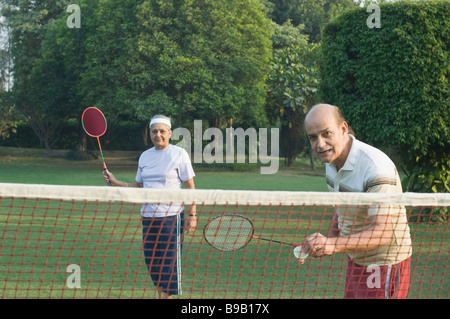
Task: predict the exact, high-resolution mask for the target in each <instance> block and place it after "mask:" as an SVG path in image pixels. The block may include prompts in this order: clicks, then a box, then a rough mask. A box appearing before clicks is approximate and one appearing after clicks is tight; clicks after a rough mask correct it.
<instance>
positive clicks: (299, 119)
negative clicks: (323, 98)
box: [268, 44, 319, 169]
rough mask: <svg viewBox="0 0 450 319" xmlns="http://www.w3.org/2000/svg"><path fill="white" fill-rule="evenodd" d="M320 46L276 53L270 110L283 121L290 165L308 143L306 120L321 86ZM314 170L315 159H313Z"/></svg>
mask: <svg viewBox="0 0 450 319" xmlns="http://www.w3.org/2000/svg"><path fill="white" fill-rule="evenodd" d="M318 48H319V47H318V45H311V44H309V45H308V44H305V45H304V46H295V45H292V46H290V47H286V48H283V49H281V50H279V51H277V52H276V53H275V54H274V60H273V63H272V68H273V72H272V73H271V75H270V77H269V81H268V86H269V94H268V97H269V98H268V107H269V108H270V109H269V112H271V114H272V118H273V117H274V116H278V118H279V119H280V120H281V144H280V147H281V154H284V156H285V158H286V164H287V165H288V166H290V165H291V164H292V162H293V161H294V160H295V159H296V158H297V156H298V155H299V154H300V153H301V152H302V151H303V150H304V148H305V145H306V140H305V134H304V128H303V122H304V119H305V115H306V113H307V112H308V110H309V109H310V108H311V107H312V106H313V105H314V103H315V100H316V91H317V88H318V73H317V72H318V70H317V69H318V66H317V57H318V54H317V52H318ZM311 154H312V153H311ZM311 165H312V168H313V169H314V162H313V161H311Z"/></svg>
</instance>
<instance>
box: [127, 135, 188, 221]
mask: <svg viewBox="0 0 450 319" xmlns="http://www.w3.org/2000/svg"><path fill="white" fill-rule="evenodd" d="M194 176H195V173H194V170H193V168H192V164H191V160H190V158H189V155H188V154H187V152H186V150H184V149H183V148H181V147H178V146H175V145H172V144H169V146H167V147H166V148H165V149H163V150H157V149H155V148H154V147H152V148H150V149H148V150H147V151H145V152H144V153H142V154H141V156H140V157H139V164H138V169H137V173H136V181H137V182H138V183H142V184H143V187H144V188H164V189H168V191H170V189H181V188H182V186H183V183H184V182H186V181H188V180H190V179H191V178H193V177H194ZM183 210H184V206H183V205H180V204H158V203H144V204H143V205H142V209H141V214H142V216H143V217H165V216H173V215H176V214H178V213H180V212H181V211H183Z"/></svg>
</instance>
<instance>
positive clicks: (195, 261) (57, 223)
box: [0, 184, 450, 299]
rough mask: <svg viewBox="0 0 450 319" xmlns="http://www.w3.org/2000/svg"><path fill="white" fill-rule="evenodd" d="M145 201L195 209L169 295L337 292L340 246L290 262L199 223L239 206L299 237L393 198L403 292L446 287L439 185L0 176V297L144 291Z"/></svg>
mask: <svg viewBox="0 0 450 319" xmlns="http://www.w3.org/2000/svg"><path fill="white" fill-rule="evenodd" d="M148 202H151V203H161V204H169V205H171V204H177V203H178V204H179V203H183V205H185V206H186V208H188V207H189V206H190V205H191V204H193V203H195V204H196V207H197V219H198V225H197V230H196V231H195V232H194V233H192V234H188V235H185V236H184V237H183V244H182V253H181V256H180V264H179V265H178V266H179V267H178V269H179V270H180V271H181V273H180V276H179V280H180V282H181V295H179V298H196V299H206V298H207V299H222V298H228V299H246V298H247V299H253V298H258V299H260V298H267V299H275V298H276V299H279V298H280V299H301V298H317V299H325V298H342V297H343V295H344V291H345V281H346V269H347V263H348V258H349V257H348V255H347V254H343V253H338V254H334V255H331V256H325V257H322V258H312V257H308V258H307V259H306V260H305V262H304V263H303V264H301V263H299V261H298V259H297V258H296V256H295V255H294V253H293V248H294V247H292V246H288V245H282V244H279V243H276V242H270V241H262V240H258V239H252V240H251V241H250V242H249V243H248V244H247V245H246V246H245V247H243V248H241V249H238V250H231V251H221V250H218V249H215V248H213V247H211V246H210V245H209V244H208V243H207V242H206V241H205V239H204V237H203V227H204V226H205V225H206V224H207V222H208V221H209V220H211V219H213V218H214V217H216V216H219V215H223V214H239V215H242V216H245V217H246V218H247V219H249V220H250V221H251V222H252V223H253V225H254V234H255V235H258V236H261V237H264V238H267V239H273V240H277V241H282V242H288V243H293V244H298V245H300V244H302V242H303V240H304V238H305V237H306V236H308V235H311V234H313V233H316V232H320V233H322V234H327V232H328V229H329V226H330V222H331V220H332V217H333V214H334V212H335V210H340V211H341V213H342V214H345V213H346V212H347V211H348V212H354V211H355V210H365V211H368V210H374V209H375V210H377V209H378V210H383V209H384V210H385V209H390V208H392V207H397V206H404V209H405V211H406V216H407V219H406V220H407V222H406V223H407V227H409V233H410V236H411V241H412V244H411V248H412V255H411V273H410V289H409V294H408V298H412V299H419V298H420V299H426V298H433V299H434V298H449V297H450V295H449V287H450V276H449V275H450V274H449V270H448V264H449V251H450V249H449V247H450V245H449V243H450V238H449V232H448V220H447V218H448V212H449V208H450V194H415V193H404V194H367V193H316V192H276V191H270V192H268V191H226V190H175V191H173V190H171V191H167V190H148V189H133V188H118V187H113V188H112V187H95V186H88V187H79V186H53V185H28V184H0V298H4V299H9V298H21V299H23V298H34V299H35V298H43V299H49V298H80V299H87V298H88V299H91V298H102V299H104V298H111V299H119V298H123V299H134V298H136V299H138V298H154V297H156V295H157V292H156V290H155V285H154V282H153V281H152V278H151V276H150V273H151V270H149V268H147V266H146V262H145V258H144V255H143V235H142V217H141V214H140V210H141V206H142V204H143V203H148ZM403 226H405V225H403ZM403 226H402V227H403ZM405 227H406V226H405ZM166 249H169V248H166Z"/></svg>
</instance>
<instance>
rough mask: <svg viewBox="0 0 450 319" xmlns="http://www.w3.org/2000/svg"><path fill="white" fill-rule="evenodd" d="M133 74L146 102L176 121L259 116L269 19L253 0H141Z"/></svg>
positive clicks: (262, 118)
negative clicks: (136, 65) (140, 27)
mask: <svg viewBox="0 0 450 319" xmlns="http://www.w3.org/2000/svg"><path fill="white" fill-rule="evenodd" d="M138 16H139V19H140V23H142V25H143V30H142V32H141V33H140V35H139V40H138V50H139V55H138V57H137V59H138V61H144V63H140V64H139V66H140V67H141V69H140V70H139V71H138V72H137V73H136V75H135V79H137V80H138V82H139V83H140V85H141V86H142V87H143V92H142V93H143V95H144V96H146V97H147V101H148V102H149V103H148V105H149V106H152V105H155V103H154V101H158V100H162V101H164V102H165V103H164V105H167V106H169V107H170V106H172V107H170V111H169V110H167V111H169V112H170V114H169V115H171V116H173V117H174V118H175V119H176V123H177V124H180V123H181V122H182V120H183V119H186V118H192V117H194V118H195V117H198V118H202V119H208V120H209V122H210V124H212V125H214V126H218V125H219V124H218V123H220V122H221V121H223V120H228V119H235V120H237V121H239V120H241V119H242V121H244V120H245V121H246V122H247V124H251V123H261V122H264V121H265V114H264V110H263V105H264V98H265V87H264V85H265V78H266V74H267V67H268V61H269V59H270V56H271V42H270V32H271V29H270V22H269V20H267V19H266V18H265V16H264V12H263V8H262V7H261V5H260V3H259V2H258V1H254V0H250V1H249V0H232V1H213V0H185V1H176V0H171V1H162V0H157V1H143V3H142V4H141V5H140V6H139V14H138Z"/></svg>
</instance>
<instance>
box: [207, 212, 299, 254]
mask: <svg viewBox="0 0 450 319" xmlns="http://www.w3.org/2000/svg"><path fill="white" fill-rule="evenodd" d="M254 232H255V228H254V227H253V223H252V222H251V221H250V220H249V219H248V218H247V217H244V216H242V215H236V214H223V215H219V216H216V217H214V218H212V219H211V220H210V221H208V223H207V224H206V225H205V227H204V228H203V236H204V237H205V240H206V242H207V243H208V244H209V245H211V246H212V247H214V248H216V249H218V250H225V251H233V250H238V249H241V248H243V247H245V246H246V245H247V244H248V243H249V242H250V241H251V240H252V239H258V240H265V241H270V242H274V243H279V244H284V245H289V246H297V245H295V244H292V243H286V242H282V241H278V240H274V239H268V238H262V237H259V236H256V235H254Z"/></svg>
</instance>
